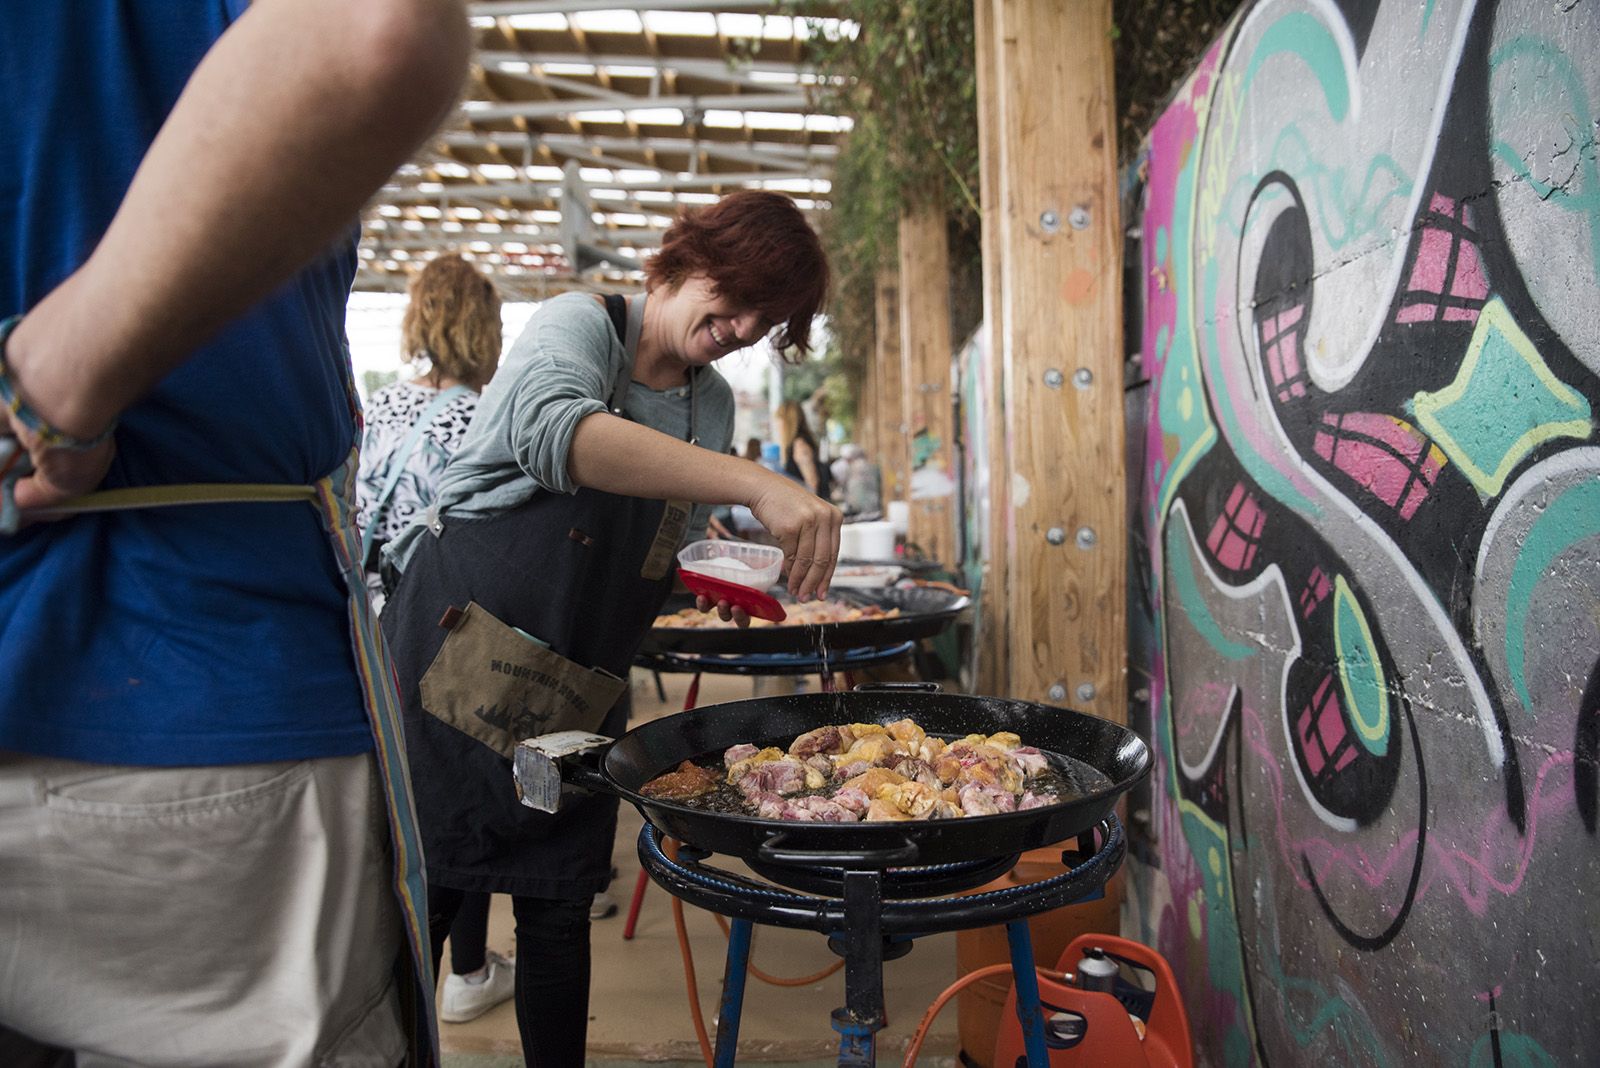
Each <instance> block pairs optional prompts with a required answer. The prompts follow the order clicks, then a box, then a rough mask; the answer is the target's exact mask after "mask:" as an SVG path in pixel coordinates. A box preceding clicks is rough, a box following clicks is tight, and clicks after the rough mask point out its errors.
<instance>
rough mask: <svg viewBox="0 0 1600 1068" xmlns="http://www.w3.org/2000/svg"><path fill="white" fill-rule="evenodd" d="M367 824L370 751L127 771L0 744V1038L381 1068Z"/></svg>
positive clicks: (395, 947) (396, 926)
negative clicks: (22, 751)
mask: <svg viewBox="0 0 1600 1068" xmlns="http://www.w3.org/2000/svg"><path fill="white" fill-rule="evenodd" d="M386 828H387V824H386V817H385V812H384V806H383V800H382V794H381V790H380V786H379V782H378V776H377V770H376V766H375V764H374V761H373V757H372V756H371V755H370V754H367V755H362V756H353V757H330V758H324V759H319V760H304V761H286V762H277V763H268V764H243V765H231V766H223V767H203V768H145V767H120V766H112V765H103V764H83V763H78V762H76V761H68V760H54V759H46V758H40V757H29V756H23V755H20V754H15V753H6V752H0V1050H6V1051H11V1052H10V1053H8V1060H9V1059H10V1057H12V1056H14V1057H15V1058H16V1059H15V1060H14V1061H11V1063H28V1062H27V1061H26V1060H24V1059H23V1056H22V1054H21V1053H20V1052H17V1051H20V1050H22V1049H24V1048H27V1047H29V1046H30V1045H32V1044H42V1045H43V1046H47V1047H50V1046H53V1047H59V1048H61V1049H64V1050H71V1051H74V1052H75V1053H76V1056H77V1064H78V1066H79V1068H91V1066H93V1068H100V1066H108V1068H109V1066H127V1065H141V1066H156V1065H196V1066H206V1068H220V1066H227V1065H240V1066H244V1065H251V1066H254V1065H263V1066H265V1065H285V1066H287V1065H297V1066H298V1065H341V1066H343V1065H351V1066H358V1065H359V1066H366V1065H372V1066H382V1068H392V1066H394V1065H396V1064H398V1063H399V1062H400V1060H401V1059H402V1057H403V1056H404V1054H405V1043H404V1037H403V1034H402V1031H401V1026H400V1017H399V1000H398V995H397V991H396V988H395V985H394V983H395V980H394V964H395V960H396V956H397V954H398V953H399V952H400V950H401V947H402V945H403V935H402V927H401V921H400V914H399V909H398V907H397V905H396V903H395V901H394V897H393V894H392V892H391V890H390V887H389V884H390V870H389V869H390V862H389V855H390V854H389V841H388V834H387V829H386ZM36 1063H40V1064H49V1063H52V1062H51V1060H50V1059H49V1058H48V1057H47V1056H46V1055H45V1054H44V1053H43V1052H41V1053H40V1054H39V1055H38V1058H37V1060H36ZM69 1063H70V1062H69Z"/></svg>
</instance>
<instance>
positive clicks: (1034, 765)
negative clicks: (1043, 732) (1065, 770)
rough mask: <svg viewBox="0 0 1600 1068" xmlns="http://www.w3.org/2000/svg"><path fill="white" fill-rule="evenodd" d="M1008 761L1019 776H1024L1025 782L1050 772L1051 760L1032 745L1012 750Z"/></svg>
mask: <svg viewBox="0 0 1600 1068" xmlns="http://www.w3.org/2000/svg"><path fill="white" fill-rule="evenodd" d="M1007 759H1008V760H1010V762H1011V767H1012V768H1013V769H1014V770H1015V771H1016V772H1017V774H1018V775H1021V776H1022V778H1023V781H1024V782H1026V781H1027V780H1028V779H1033V778H1037V777H1038V776H1040V775H1043V774H1044V773H1045V772H1047V771H1049V770H1050V761H1049V759H1048V758H1047V757H1046V756H1045V755H1044V754H1043V753H1041V752H1039V750H1038V749H1037V748H1035V747H1034V746H1031V745H1023V746H1018V747H1017V748H1015V749H1013V750H1011V752H1010V754H1009V755H1008V756H1007Z"/></svg>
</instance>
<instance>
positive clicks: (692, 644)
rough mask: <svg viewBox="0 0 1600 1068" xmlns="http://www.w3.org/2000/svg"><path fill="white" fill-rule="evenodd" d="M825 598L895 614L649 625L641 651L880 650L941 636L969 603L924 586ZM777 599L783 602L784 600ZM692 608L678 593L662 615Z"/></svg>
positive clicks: (851, 592) (843, 592) (835, 592)
mask: <svg viewBox="0 0 1600 1068" xmlns="http://www.w3.org/2000/svg"><path fill="white" fill-rule="evenodd" d="M828 599H829V600H833V601H844V602H846V603H848V604H854V605H876V606H877V607H879V608H882V609H884V610H886V611H887V610H889V609H894V608H898V609H899V610H900V614H899V615H897V616H894V617H892V618H889V619H884V618H882V617H877V618H872V619H857V620H852V621H850V622H848V623H824V624H821V625H817V626H802V625H798V624H792V623H787V624H785V623H780V624H777V625H775V626H771V627H750V628H748V629H746V628H743V627H734V626H720V627H716V626H713V627H654V628H652V629H651V631H650V633H649V635H648V636H647V637H646V638H645V640H644V644H643V646H641V647H640V652H641V653H643V654H645V655H649V654H652V653H680V654H681V653H692V654H697V655H725V654H743V655H747V656H748V655H753V654H765V653H805V654H814V653H815V652H816V650H817V649H818V648H819V647H821V648H827V649H832V650H834V651H836V652H838V651H843V650H845V649H862V648H867V647H872V648H882V647H884V646H889V645H899V644H900V643H901V642H906V641H915V640H917V639H920V638H931V637H933V636H935V635H937V634H940V633H942V632H943V631H944V629H945V628H946V627H948V626H950V624H951V623H953V622H954V621H955V618H956V617H957V616H958V615H960V614H961V612H962V610H963V609H965V608H966V607H967V605H968V604H969V603H971V602H970V598H968V597H967V596H965V595H964V594H957V593H951V592H950V591H948V590H941V589H935V588H932V587H926V586H910V587H906V588H903V589H902V588H887V589H881V590H862V589H840V590H833V591H831V592H830V593H829V594H828ZM780 600H784V601H785V603H786V604H787V603H788V602H787V598H786V597H785V598H780ZM693 605H694V597H693V596H689V595H683V594H679V595H676V596H674V597H672V598H669V599H668V601H667V603H666V604H665V605H664V606H663V607H662V609H661V612H662V614H663V615H670V614H672V613H674V612H677V611H678V610H680V609H683V608H690V607H693Z"/></svg>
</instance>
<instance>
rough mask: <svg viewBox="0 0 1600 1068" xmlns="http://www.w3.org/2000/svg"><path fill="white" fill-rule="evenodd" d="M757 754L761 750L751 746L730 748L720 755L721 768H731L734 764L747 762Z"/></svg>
mask: <svg viewBox="0 0 1600 1068" xmlns="http://www.w3.org/2000/svg"><path fill="white" fill-rule="evenodd" d="M759 752H761V750H759V749H757V748H756V747H755V746H753V745H748V744H747V745H735V746H730V747H729V749H728V751H727V752H726V753H723V754H722V766H723V767H725V768H731V767H733V766H734V765H735V764H737V763H739V761H741V760H749V759H750V758H751V757H753V756H755V755H756V754H757V753H759Z"/></svg>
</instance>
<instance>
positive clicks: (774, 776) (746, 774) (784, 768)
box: [728, 757, 821, 797]
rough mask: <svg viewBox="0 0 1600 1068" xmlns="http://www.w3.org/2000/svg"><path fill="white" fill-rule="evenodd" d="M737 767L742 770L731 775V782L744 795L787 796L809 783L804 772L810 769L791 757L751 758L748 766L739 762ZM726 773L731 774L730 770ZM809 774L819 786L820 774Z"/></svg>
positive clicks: (797, 791)
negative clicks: (773, 758) (772, 794)
mask: <svg viewBox="0 0 1600 1068" xmlns="http://www.w3.org/2000/svg"><path fill="white" fill-rule="evenodd" d="M737 768H743V770H742V771H740V772H739V774H738V775H737V776H734V777H733V779H732V782H733V785H734V786H736V787H738V788H739V792H740V793H742V794H744V795H745V796H746V797H750V796H752V795H754V794H758V793H774V794H778V795H779V796H782V797H788V796H789V795H790V794H797V793H799V792H800V791H801V790H804V789H806V788H807V787H808V786H809V785H810V784H809V783H808V782H807V781H806V779H807V776H806V772H808V771H811V769H809V768H807V767H806V766H805V765H804V764H802V763H800V761H798V760H796V759H794V758H793V757H784V758H783V759H781V760H764V761H754V760H752V761H750V762H749V763H748V766H745V765H744V764H740V765H737V766H736V769H737ZM728 774H729V775H730V776H733V772H732V771H730V772H729V773H728ZM811 774H812V775H813V776H816V777H817V778H818V780H819V782H818V784H817V785H818V786H820V785H821V782H820V779H821V776H818V775H817V773H816V772H815V771H811Z"/></svg>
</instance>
